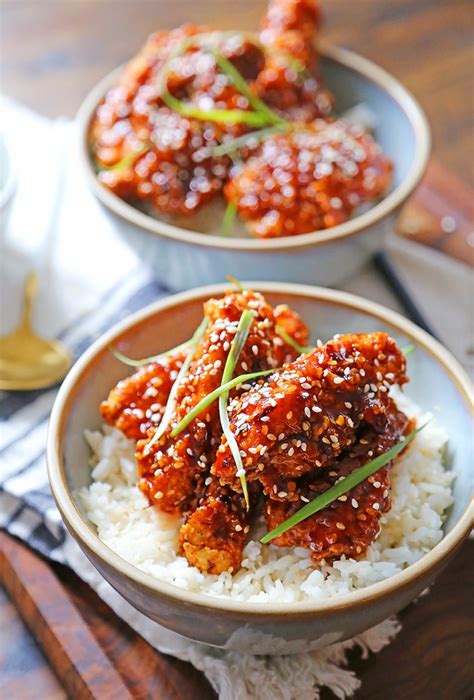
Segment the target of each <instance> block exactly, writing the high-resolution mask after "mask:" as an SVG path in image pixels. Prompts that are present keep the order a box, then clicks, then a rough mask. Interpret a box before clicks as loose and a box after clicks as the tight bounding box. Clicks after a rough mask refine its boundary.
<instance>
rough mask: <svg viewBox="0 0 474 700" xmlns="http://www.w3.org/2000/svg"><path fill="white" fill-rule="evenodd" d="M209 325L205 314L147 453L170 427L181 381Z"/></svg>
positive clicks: (148, 445) (146, 449) (190, 344)
mask: <svg viewBox="0 0 474 700" xmlns="http://www.w3.org/2000/svg"><path fill="white" fill-rule="evenodd" d="M208 325H209V319H208V318H207V316H205V317H204V318H203V319H202V321H201V323H200V324H199V326H198V327H197V329H196V330H195V332H194V335H193V337H192V338H191V340H190V343H189V352H188V354H187V355H186V359H185V360H184V362H183V364H182V366H181V369H180V370H179V372H178V376H177V377H176V379H175V382H174V384H173V386H172V387H171V391H170V395H169V396H168V401H167V403H166V408H165V412H164V413H163V417H162V419H161V422H160V424H159V426H158V428H157V429H156V432H155V434H154V435H153V437H152V439H151V440H150V442H149V443H148V444H147V446H146V448H145V454H146V453H148V452H149V451H150V450H151V448H152V447H153V445H154V444H155V443H156V442H157V441H158V440H159V439H160V438H161V436H162V435H164V433H165V432H166V429H167V428H168V425H169V423H170V421H171V417H172V415H173V411H174V409H175V405H176V396H177V394H178V389H179V385H180V384H181V381H182V380H183V378H184V377H185V375H186V374H187V372H188V370H189V365H190V364H191V362H192V360H193V357H194V355H195V354H196V350H197V347H198V345H199V343H200V342H201V340H202V337H203V335H204V333H205V332H206V329H207V327H208Z"/></svg>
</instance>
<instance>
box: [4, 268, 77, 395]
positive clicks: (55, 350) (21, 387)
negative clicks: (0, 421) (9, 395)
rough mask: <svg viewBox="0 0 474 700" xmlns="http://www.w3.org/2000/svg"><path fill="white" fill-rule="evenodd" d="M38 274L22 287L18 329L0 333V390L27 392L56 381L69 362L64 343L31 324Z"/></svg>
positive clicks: (68, 354) (29, 278)
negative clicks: (39, 331) (21, 306)
mask: <svg viewBox="0 0 474 700" xmlns="http://www.w3.org/2000/svg"><path fill="white" fill-rule="evenodd" d="M36 289H37V276H36V273H35V272H31V273H30V274H29V275H28V276H27V278H26V280H25V286H24V290H23V310H22V315H21V319H20V323H19V324H18V326H17V328H16V329H15V330H14V331H13V332H12V333H9V334H8V335H4V336H0V389H2V390H9V391H29V390H31V389H43V388H45V387H48V386H52V385H53V384H57V383H58V382H59V381H60V380H61V379H63V378H64V377H65V376H66V374H67V372H68V371H69V369H70V367H71V365H72V356H71V353H70V352H69V350H68V349H67V348H66V347H65V346H64V345H63V343H61V342H59V341H57V340H49V339H47V338H43V337H41V336H40V335H38V334H36V333H35V332H34V330H33V329H32V327H31V309H32V305H33V300H34V298H35V296H36Z"/></svg>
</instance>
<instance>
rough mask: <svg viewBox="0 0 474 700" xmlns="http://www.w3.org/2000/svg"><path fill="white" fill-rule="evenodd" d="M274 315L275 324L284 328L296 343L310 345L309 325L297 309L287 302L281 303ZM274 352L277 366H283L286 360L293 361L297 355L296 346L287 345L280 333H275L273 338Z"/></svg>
mask: <svg viewBox="0 0 474 700" xmlns="http://www.w3.org/2000/svg"><path fill="white" fill-rule="evenodd" d="M273 316H274V319H275V326H279V327H280V328H282V329H283V330H284V331H285V333H286V334H287V335H289V336H290V338H292V339H293V340H294V341H295V343H297V344H298V345H301V346H302V347H304V346H306V345H308V342H309V331H308V326H307V325H306V323H305V322H304V321H303V319H302V318H301V316H299V314H297V313H296V311H293V309H290V307H289V306H288V305H287V304H279V305H278V306H276V307H275V310H274V312H273ZM273 352H274V354H275V361H276V365H277V367H281V366H282V365H283V364H285V363H286V362H291V361H292V360H294V359H295V358H296V356H297V353H296V352H295V350H294V348H293V347H290V346H289V345H287V344H286V343H285V342H284V340H283V339H282V338H281V337H280V336H279V335H275V336H274V338H273Z"/></svg>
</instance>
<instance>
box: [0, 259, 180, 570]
mask: <svg viewBox="0 0 474 700" xmlns="http://www.w3.org/2000/svg"><path fill="white" fill-rule="evenodd" d="M166 293H167V292H166V291H165V290H164V289H163V288H162V287H160V286H159V285H158V283H157V282H155V281H154V280H153V279H152V277H151V275H150V274H148V273H146V274H144V271H143V267H141V268H140V269H138V268H137V269H136V270H134V271H132V273H128V274H127V276H126V278H124V279H121V280H120V281H119V282H117V283H116V284H115V285H114V287H113V288H112V289H109V290H108V291H107V293H106V294H104V295H103V297H102V298H101V299H98V301H97V304H96V306H95V309H94V310H93V311H91V312H88V313H85V314H83V315H81V316H79V317H78V318H76V319H74V321H73V322H71V323H69V325H68V326H67V327H66V328H64V329H63V330H62V331H61V333H60V335H59V337H60V338H61V340H63V341H64V342H65V343H66V345H67V346H68V347H69V348H70V350H71V351H72V353H73V355H74V357H75V358H76V359H77V358H78V357H79V356H80V355H82V353H83V352H84V351H85V350H86V349H87V348H88V347H89V345H90V344H91V343H92V342H93V341H94V340H95V339H96V338H97V337H98V336H99V335H101V334H102V333H103V332H104V331H106V330H107V329H109V328H110V327H111V326H112V325H113V324H114V323H116V322H117V321H120V320H121V319H123V318H125V317H126V316H128V315H129V314H130V313H132V312H134V311H136V310H138V309H140V308H142V307H143V306H146V305H147V304H150V303H151V302H153V301H156V300H157V299H159V298H160V297H163V296H165V295H166ZM56 393H57V387H56V388H53V389H44V390H39V391H28V392H0V527H1V528H3V529H5V530H7V531H8V532H9V533H10V534H12V535H15V536H16V537H19V538H20V539H22V540H24V541H25V542H26V543H27V544H28V545H30V547H32V548H33V549H36V550H37V551H39V552H40V553H41V554H43V555H44V556H46V557H50V558H52V559H56V560H58V561H64V560H65V557H64V554H63V551H62V545H63V543H64V539H65V529H64V525H63V523H62V520H61V517H60V515H59V513H58V511H57V509H56V506H55V504H54V500H53V497H52V495H51V491H50V489H49V484H48V478H47V473H46V457H45V444H46V434H47V429H48V420H49V415H50V413H51V408H52V405H53V403H54V399H55V397H56Z"/></svg>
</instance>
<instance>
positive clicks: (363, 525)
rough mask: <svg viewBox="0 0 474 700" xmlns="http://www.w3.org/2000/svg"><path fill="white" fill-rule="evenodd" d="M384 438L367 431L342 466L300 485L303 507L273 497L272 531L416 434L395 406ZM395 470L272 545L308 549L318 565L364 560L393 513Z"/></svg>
mask: <svg viewBox="0 0 474 700" xmlns="http://www.w3.org/2000/svg"><path fill="white" fill-rule="evenodd" d="M386 416H387V422H386V426H385V430H384V432H383V433H378V432H376V431H375V430H373V429H372V428H370V429H366V430H364V431H363V432H362V433H361V435H360V437H358V439H357V442H356V443H355V444H354V445H352V446H351V447H350V448H349V449H348V450H347V451H346V452H345V453H344V454H343V455H342V458H341V460H340V461H339V462H338V464H337V466H334V467H332V468H331V467H330V468H326V469H324V470H321V471H320V472H318V474H317V477H316V478H315V476H314V475H313V474H310V475H308V476H307V477H303V478H302V479H301V480H300V481H299V484H298V493H299V496H300V502H299V503H298V502H290V501H284V500H279V501H275V500H274V499H270V498H267V499H266V504H265V511H264V512H265V519H266V523H267V527H268V530H273V529H274V528H275V527H277V526H278V525H280V524H281V523H282V522H284V521H285V520H287V518H289V517H290V516H291V515H293V513H295V512H296V511H297V510H299V508H301V507H302V506H303V505H304V504H305V503H307V502H309V501H311V500H313V499H314V498H316V496H317V495H318V494H320V493H323V492H324V491H327V490H328V489H329V488H331V487H332V486H333V485H334V483H335V482H336V481H338V480H339V479H341V477H345V476H347V475H348V474H350V473H351V472H353V471H354V470H355V469H358V468H359V467H361V466H363V465H364V464H367V462H369V461H370V460H371V459H373V458H374V457H376V456H377V455H379V454H383V453H385V452H387V450H389V449H390V448H391V447H393V446H394V445H395V444H396V443H397V442H399V441H400V439H402V438H403V436H404V435H405V434H406V433H408V432H409V431H410V430H412V429H413V422H411V421H410V420H409V419H408V418H407V416H406V415H405V414H404V413H402V412H401V411H398V410H397V408H396V406H395V404H394V403H393V402H390V406H389V409H388V411H387V413H386ZM390 467H391V462H389V463H388V465H387V466H385V467H384V468H383V469H380V470H379V471H378V472H376V473H375V474H373V475H372V476H370V477H369V478H368V479H366V480H365V481H363V482H362V483H360V484H359V485H358V486H356V487H355V488H353V489H351V490H350V491H349V492H347V493H346V494H344V495H343V496H340V497H339V498H338V499H337V500H336V501H333V502H332V503H331V504H330V505H329V506H327V507H326V508H324V509H323V510H321V511H319V512H318V513H316V514H315V515H312V516H311V517H309V518H307V519H306V520H304V521H303V522H301V523H299V524H298V525H296V526H295V527H292V528H291V530H288V531H287V532H285V533H284V534H283V535H281V536H280V537H277V538H275V539H274V540H272V544H275V545H278V546H280V547H308V548H309V549H311V551H312V555H311V556H312V559H313V560H314V561H315V562H324V561H330V560H332V559H339V558H340V557H341V556H342V555H345V556H347V557H359V556H361V555H362V554H364V553H365V552H366V550H367V547H368V546H369V545H370V544H371V543H372V542H373V541H374V540H375V539H376V537H377V535H378V534H379V532H380V518H381V516H382V515H383V513H386V512H387V511H388V510H389V509H390V475H389V474H390Z"/></svg>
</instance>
